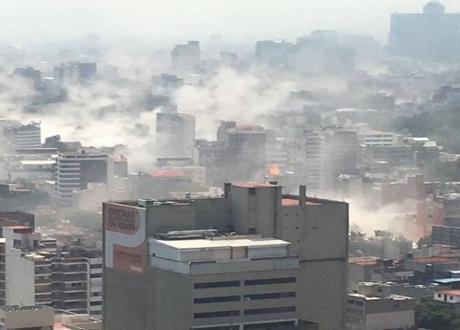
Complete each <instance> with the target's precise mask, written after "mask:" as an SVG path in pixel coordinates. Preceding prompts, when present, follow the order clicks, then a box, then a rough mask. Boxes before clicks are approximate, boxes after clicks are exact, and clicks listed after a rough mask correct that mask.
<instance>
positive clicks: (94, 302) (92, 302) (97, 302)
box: [89, 301, 102, 306]
mask: <svg viewBox="0 0 460 330" xmlns="http://www.w3.org/2000/svg"><path fill="white" fill-rule="evenodd" d="M89 304H90V305H91V306H101V305H102V301H91V302H90V303H89Z"/></svg>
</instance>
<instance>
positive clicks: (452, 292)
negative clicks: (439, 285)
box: [438, 290, 460, 297]
mask: <svg viewBox="0 0 460 330" xmlns="http://www.w3.org/2000/svg"><path fill="white" fill-rule="evenodd" d="M439 293H440V294H446V295H449V296H455V297H460V290H447V291H439V292H438V294H439Z"/></svg>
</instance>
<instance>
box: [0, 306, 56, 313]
mask: <svg viewBox="0 0 460 330" xmlns="http://www.w3.org/2000/svg"><path fill="white" fill-rule="evenodd" d="M42 309H52V308H51V307H49V306H43V305H34V306H19V305H4V306H0V310H2V311H4V312H7V313H10V312H18V311H33V310H42Z"/></svg>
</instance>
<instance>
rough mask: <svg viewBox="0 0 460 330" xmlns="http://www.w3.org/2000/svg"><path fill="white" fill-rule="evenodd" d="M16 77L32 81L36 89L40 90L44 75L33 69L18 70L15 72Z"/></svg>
mask: <svg viewBox="0 0 460 330" xmlns="http://www.w3.org/2000/svg"><path fill="white" fill-rule="evenodd" d="M13 74H14V75H17V76H20V77H23V78H26V79H30V80H31V81H32V82H33V85H34V87H35V88H37V89H38V88H40V86H41V81H42V73H41V71H40V70H36V69H34V68H32V67H30V66H29V67H27V68H17V69H15V70H14V72H13Z"/></svg>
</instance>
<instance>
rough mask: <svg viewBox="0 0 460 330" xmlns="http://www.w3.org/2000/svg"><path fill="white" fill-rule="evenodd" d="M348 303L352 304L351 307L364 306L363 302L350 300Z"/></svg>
mask: <svg viewBox="0 0 460 330" xmlns="http://www.w3.org/2000/svg"><path fill="white" fill-rule="evenodd" d="M347 303H348V304H350V305H358V306H362V305H363V302H362V301H357V300H351V299H348V300H347Z"/></svg>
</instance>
